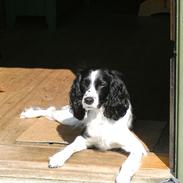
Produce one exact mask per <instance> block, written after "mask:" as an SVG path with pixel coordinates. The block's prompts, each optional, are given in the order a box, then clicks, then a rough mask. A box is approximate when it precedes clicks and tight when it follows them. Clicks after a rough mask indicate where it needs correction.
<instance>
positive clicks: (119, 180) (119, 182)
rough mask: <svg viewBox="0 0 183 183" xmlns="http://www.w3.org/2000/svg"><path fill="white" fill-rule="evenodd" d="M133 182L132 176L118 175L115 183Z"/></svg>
mask: <svg viewBox="0 0 183 183" xmlns="http://www.w3.org/2000/svg"><path fill="white" fill-rule="evenodd" d="M130 182H131V177H128V176H125V175H124V176H122V175H120V174H119V175H117V177H116V180H115V183H130Z"/></svg>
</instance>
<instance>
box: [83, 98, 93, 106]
mask: <svg viewBox="0 0 183 183" xmlns="http://www.w3.org/2000/svg"><path fill="white" fill-rule="evenodd" d="M84 101H85V103H86V104H88V105H91V104H92V103H93V102H94V99H93V98H92V97H86V98H85V99H84Z"/></svg>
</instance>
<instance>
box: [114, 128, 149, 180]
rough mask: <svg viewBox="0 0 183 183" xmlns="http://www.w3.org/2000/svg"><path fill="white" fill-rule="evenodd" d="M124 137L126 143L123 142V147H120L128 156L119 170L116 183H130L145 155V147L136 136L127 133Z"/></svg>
mask: <svg viewBox="0 0 183 183" xmlns="http://www.w3.org/2000/svg"><path fill="white" fill-rule="evenodd" d="M126 136H127V137H126V141H123V142H125V143H124V144H123V145H124V146H121V148H122V149H124V150H125V151H127V152H129V156H128V158H127V159H126V160H125V162H124V163H123V164H122V166H121V168H120V171H119V173H118V175H117V177H116V183H130V182H131V179H132V177H133V176H134V174H135V173H136V172H137V170H138V169H139V167H140V165H141V161H142V157H143V156H144V155H147V150H146V148H145V146H144V145H143V143H142V142H141V141H140V140H139V139H138V138H137V136H136V135H134V134H133V133H132V132H130V131H128V133H127V134H126Z"/></svg>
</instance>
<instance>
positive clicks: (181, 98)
mask: <svg viewBox="0 0 183 183" xmlns="http://www.w3.org/2000/svg"><path fill="white" fill-rule="evenodd" d="M175 1H176V49H175V51H176V105H175V111H176V112H175V123H176V130H175V175H176V177H177V178H178V179H180V181H181V182H183V171H182V170H183V50H182V49H183V1H182V0H175Z"/></svg>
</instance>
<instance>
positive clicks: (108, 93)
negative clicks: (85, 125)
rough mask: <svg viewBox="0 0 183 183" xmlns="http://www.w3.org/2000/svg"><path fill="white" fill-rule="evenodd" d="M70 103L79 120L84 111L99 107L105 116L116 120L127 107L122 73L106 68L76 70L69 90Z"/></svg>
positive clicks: (122, 114) (127, 97) (126, 92)
mask: <svg viewBox="0 0 183 183" xmlns="http://www.w3.org/2000/svg"><path fill="white" fill-rule="evenodd" d="M70 105H71V109H72V110H73V114H74V116H75V117H76V118H77V119H79V120H82V119H83V118H84V116H85V112H86V111H88V110H97V109H99V108H101V107H103V111H104V112H103V114H104V116H105V117H107V118H110V119H113V120H118V119H119V118H120V117H122V116H124V115H125V114H126V111H127V109H128V107H129V94H128V91H127V89H126V86H125V84H124V82H123V80H122V75H121V74H120V73H119V72H117V71H113V70H112V71H110V70H107V69H97V70H91V69H89V70H83V71H80V72H78V73H77V75H76V78H75V80H74V81H73V85H72V87H71V91H70Z"/></svg>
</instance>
